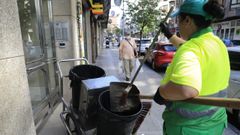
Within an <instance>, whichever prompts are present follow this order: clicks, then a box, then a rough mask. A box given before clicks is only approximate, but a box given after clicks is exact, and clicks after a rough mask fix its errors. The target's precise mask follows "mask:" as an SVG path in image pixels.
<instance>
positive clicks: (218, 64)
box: [161, 27, 230, 128]
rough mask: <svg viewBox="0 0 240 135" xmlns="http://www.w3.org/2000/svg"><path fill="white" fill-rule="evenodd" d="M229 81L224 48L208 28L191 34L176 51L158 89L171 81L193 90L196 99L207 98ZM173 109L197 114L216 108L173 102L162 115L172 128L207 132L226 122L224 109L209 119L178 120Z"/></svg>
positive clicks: (226, 54) (227, 61)
mask: <svg viewBox="0 0 240 135" xmlns="http://www.w3.org/2000/svg"><path fill="white" fill-rule="evenodd" d="M229 77H230V64H229V57H228V52H227V48H226V46H225V45H224V43H223V42H222V41H221V40H220V39H219V38H218V37H217V36H215V35H214V34H213V33H212V29H211V28H210V27H208V28H205V29H202V30H200V31H198V32H196V33H194V34H193V35H192V36H191V38H190V39H189V40H188V41H187V42H185V43H184V44H183V45H182V46H180V47H179V48H178V50H177V51H176V54H175V55H174V58H173V61H172V63H171V64H170V65H169V66H168V68H167V70H166V74H165V77H164V79H163V80H162V81H161V85H163V84H166V83H167V82H169V81H172V82H174V83H176V84H180V85H186V86H191V87H193V88H195V89H197V90H198V91H199V96H207V95H212V94H215V93H218V92H219V91H221V90H224V89H225V88H227V86H228V81H229ZM176 108H184V109H186V110H190V111H196V112H197V111H203V110H208V109H212V108H216V107H213V106H206V105H196V104H190V103H184V102H178V101H176V102H173V105H172V107H171V108H166V109H165V111H164V113H163V119H164V120H165V122H167V123H169V124H173V125H181V126H184V125H189V126H194V125H196V126H197V127H202V128H209V127H211V126H214V125H216V124H218V123H220V122H224V121H225V122H226V120H227V116H226V110H225V109H224V108H219V109H218V111H217V112H216V113H214V114H213V115H211V116H204V117H200V118H194V119H189V118H184V117H182V116H179V115H178V114H177V113H176V112H175V111H174V110H175V109H176Z"/></svg>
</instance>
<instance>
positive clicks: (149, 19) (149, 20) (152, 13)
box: [126, 0, 161, 49]
mask: <svg viewBox="0 0 240 135" xmlns="http://www.w3.org/2000/svg"><path fill="white" fill-rule="evenodd" d="M159 2H160V1H159V0H139V1H138V2H136V3H131V2H127V5H128V10H127V11H126V14H127V15H128V16H127V17H126V23H127V24H131V25H132V27H136V28H137V29H139V32H140V40H141V39H142V35H143V34H144V32H150V31H155V29H156V25H157V24H158V23H159V22H160V21H161V20H160V15H161V10H160V8H159V6H158V5H159ZM140 47H141V42H140ZM140 47H139V49H140Z"/></svg>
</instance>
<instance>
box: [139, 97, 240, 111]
mask: <svg viewBox="0 0 240 135" xmlns="http://www.w3.org/2000/svg"><path fill="white" fill-rule="evenodd" d="M140 99H153V95H150V96H147V95H140ZM181 102H187V103H193V104H202V105H212V106H219V107H227V108H234V109H240V99H238V98H217V97H195V98H191V99H187V100H182V101H181Z"/></svg>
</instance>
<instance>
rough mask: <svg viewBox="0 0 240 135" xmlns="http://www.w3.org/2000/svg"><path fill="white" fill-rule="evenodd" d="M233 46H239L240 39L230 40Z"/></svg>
mask: <svg viewBox="0 0 240 135" xmlns="http://www.w3.org/2000/svg"><path fill="white" fill-rule="evenodd" d="M231 41H232V43H233V45H234V46H240V40H231Z"/></svg>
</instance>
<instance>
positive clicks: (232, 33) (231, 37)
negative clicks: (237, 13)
mask: <svg viewBox="0 0 240 135" xmlns="http://www.w3.org/2000/svg"><path fill="white" fill-rule="evenodd" d="M234 31H235V29H234V28H231V30H230V39H233V36H234Z"/></svg>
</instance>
